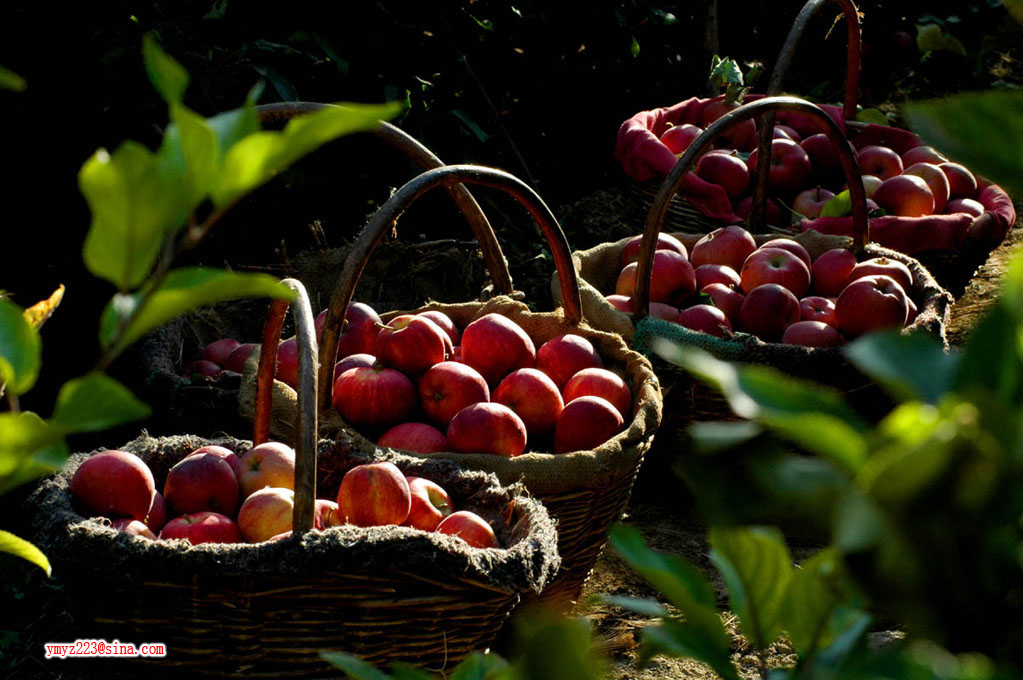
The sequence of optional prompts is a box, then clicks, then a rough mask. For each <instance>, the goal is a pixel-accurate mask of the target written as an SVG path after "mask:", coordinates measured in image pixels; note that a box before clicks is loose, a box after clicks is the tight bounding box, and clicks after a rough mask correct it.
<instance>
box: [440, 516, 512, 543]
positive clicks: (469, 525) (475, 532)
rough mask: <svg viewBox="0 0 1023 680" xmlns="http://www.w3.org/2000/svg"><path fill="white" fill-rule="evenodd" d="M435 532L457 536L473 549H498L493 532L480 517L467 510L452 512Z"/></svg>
mask: <svg viewBox="0 0 1023 680" xmlns="http://www.w3.org/2000/svg"><path fill="white" fill-rule="evenodd" d="M437 532H438V533H441V534H447V535H449V536H457V537H458V538H460V539H462V540H463V541H465V542H466V543H468V544H469V545H471V546H472V547H474V548H498V547H500V546H499V545H498V543H497V536H495V535H494V530H493V529H492V528H491V527H490V525H489V524H487V523H486V521H484V519H483V518H482V517H480V516H479V515H477V514H476V513H474V512H470V511H468V510H459V511H458V512H453V513H451V514H450V515H448V516H447V517H445V518H444V520H443V521H442V522H441V523H440V524H438V525H437Z"/></svg>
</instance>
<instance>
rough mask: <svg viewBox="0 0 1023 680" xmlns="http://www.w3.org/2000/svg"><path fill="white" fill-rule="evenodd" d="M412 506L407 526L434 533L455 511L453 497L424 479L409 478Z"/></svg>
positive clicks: (440, 487) (437, 485) (435, 484)
mask: <svg viewBox="0 0 1023 680" xmlns="http://www.w3.org/2000/svg"><path fill="white" fill-rule="evenodd" d="M407 479H408V488H409V492H410V494H411V499H412V505H411V508H410V509H409V513H408V519H406V520H405V526H409V527H415V528H416V529H422V530H423V531H433V530H434V529H436V528H437V525H438V524H440V523H441V522H442V521H443V520H444V518H445V517H447V516H448V515H450V514H451V513H452V511H453V510H454V509H455V505H454V503H452V502H451V496H449V495H448V492H447V491H445V490H444V488H443V487H442V486H441V485H440V484H437V483H436V482H433V481H430V480H429V479H424V478H422V477H407Z"/></svg>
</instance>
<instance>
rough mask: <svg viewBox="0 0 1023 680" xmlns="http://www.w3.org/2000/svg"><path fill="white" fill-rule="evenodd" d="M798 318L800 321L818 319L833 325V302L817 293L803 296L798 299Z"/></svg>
mask: <svg viewBox="0 0 1023 680" xmlns="http://www.w3.org/2000/svg"><path fill="white" fill-rule="evenodd" d="M799 319H800V321H820V322H821V323H826V324H828V325H829V326H834V325H835V303H834V302H832V301H831V300H830V299H828V298H826V297H820V296H819V295H811V296H810V297H805V298H803V299H802V300H800V301H799ZM797 344H802V343H797Z"/></svg>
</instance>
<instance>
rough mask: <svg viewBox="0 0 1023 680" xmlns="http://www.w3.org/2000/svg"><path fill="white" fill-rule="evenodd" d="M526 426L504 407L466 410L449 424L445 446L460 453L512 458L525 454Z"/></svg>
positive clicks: (489, 405)
mask: <svg viewBox="0 0 1023 680" xmlns="http://www.w3.org/2000/svg"><path fill="white" fill-rule="evenodd" d="M526 435H527V433H526V425H525V423H523V422H522V419H521V418H519V417H518V416H517V415H516V414H515V412H514V411H512V410H511V409H510V408H508V407H507V406H505V405H504V404H495V403H492V402H490V403H480V404H472V405H471V406H466V407H465V408H463V409H462V410H461V411H459V412H458V413H456V414H455V417H454V418H452V419H451V422H450V423H448V432H447V437H448V444H450V445H451V450H452V451H457V452H459V453H493V454H495V455H498V456H505V457H506V458H513V457H514V456H518V455H520V454H521V453H522V452H523V451H525V450H526Z"/></svg>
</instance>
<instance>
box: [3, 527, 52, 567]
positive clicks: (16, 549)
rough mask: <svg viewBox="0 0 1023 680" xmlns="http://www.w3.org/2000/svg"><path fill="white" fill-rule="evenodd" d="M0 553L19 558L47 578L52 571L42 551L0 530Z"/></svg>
mask: <svg viewBox="0 0 1023 680" xmlns="http://www.w3.org/2000/svg"><path fill="white" fill-rule="evenodd" d="M0 552H5V553H8V554H10V555H14V556H16V557H20V558H22V559H23V560H28V561H29V562H31V563H32V564H34V565H36V566H37V567H39V568H40V569H42V570H43V571H45V572H46V575H47V576H49V575H50V572H51V571H52V570H51V569H50V560H48V559H46V555H44V554H43V551H42V550H40V549H39V548H37V547H35V546H34V545H32V544H31V543H29V542H28V541H26V540H25V539H23V538H18V537H17V536H15V535H14V534H12V533H8V532H6V531H3V530H0Z"/></svg>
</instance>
